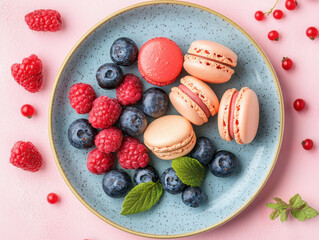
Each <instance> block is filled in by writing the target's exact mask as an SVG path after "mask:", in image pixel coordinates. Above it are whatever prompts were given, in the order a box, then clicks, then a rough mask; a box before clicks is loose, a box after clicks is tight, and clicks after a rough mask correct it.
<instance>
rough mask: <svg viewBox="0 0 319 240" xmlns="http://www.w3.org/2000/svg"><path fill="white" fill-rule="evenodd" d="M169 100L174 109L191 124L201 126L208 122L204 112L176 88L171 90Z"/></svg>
mask: <svg viewBox="0 0 319 240" xmlns="http://www.w3.org/2000/svg"><path fill="white" fill-rule="evenodd" d="M169 99H170V101H171V103H172V104H173V106H174V107H175V109H176V110H177V111H178V112H179V113H180V114H181V115H182V116H183V117H185V118H186V119H187V120H189V121H190V122H191V123H193V124H195V125H202V124H204V123H205V122H207V121H208V118H207V116H206V114H205V113H204V111H203V110H202V109H201V108H200V107H199V106H198V105H197V104H196V103H195V102H194V101H193V100H192V99H191V98H190V97H188V96H187V95H186V94H185V93H184V92H183V91H182V90H180V89H179V88H178V87H173V88H172V89H171V92H170V94H169Z"/></svg>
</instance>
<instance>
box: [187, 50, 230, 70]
mask: <svg viewBox="0 0 319 240" xmlns="http://www.w3.org/2000/svg"><path fill="white" fill-rule="evenodd" d="M188 55H191V56H195V57H198V58H201V59H203V60H208V61H212V62H215V63H217V64H221V65H224V66H226V67H232V65H230V64H228V63H225V62H222V61H219V60H217V59H214V58H209V57H204V56H201V55H197V54H194V53H188ZM217 56H220V57H223V56H221V55H217ZM206 64H207V65H208V66H209V65H210V64H209V62H206Z"/></svg>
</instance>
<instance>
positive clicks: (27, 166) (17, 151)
mask: <svg viewBox="0 0 319 240" xmlns="http://www.w3.org/2000/svg"><path fill="white" fill-rule="evenodd" d="M10 162H11V163H12V165H14V166H16V167H18V168H21V169H23V170H26V171H30V172H36V171H38V170H39V169H40V167H41V166H42V163H43V159H42V156H41V154H40V152H39V151H38V149H37V148H36V147H35V146H34V145H33V144H32V143H31V142H23V141H18V142H16V143H15V144H14V146H13V147H12V149H11V155H10Z"/></svg>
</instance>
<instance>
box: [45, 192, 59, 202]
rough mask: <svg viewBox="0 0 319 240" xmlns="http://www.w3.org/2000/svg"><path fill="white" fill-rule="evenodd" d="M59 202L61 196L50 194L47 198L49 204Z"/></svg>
mask: <svg viewBox="0 0 319 240" xmlns="http://www.w3.org/2000/svg"><path fill="white" fill-rule="evenodd" d="M58 200H59V196H58V195H57V194H56V193H49V194H48V196H47V201H48V203H51V204H55V203H56V202H57V201H58Z"/></svg>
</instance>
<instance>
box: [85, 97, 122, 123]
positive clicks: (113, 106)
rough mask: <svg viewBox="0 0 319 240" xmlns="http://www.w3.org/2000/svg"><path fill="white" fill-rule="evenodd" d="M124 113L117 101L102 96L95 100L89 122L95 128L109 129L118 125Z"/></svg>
mask: <svg viewBox="0 0 319 240" xmlns="http://www.w3.org/2000/svg"><path fill="white" fill-rule="evenodd" d="M121 112H122V108H121V105H120V104H119V103H118V102H117V101H116V99H111V98H109V97H107V96H101V97H98V98H97V99H95V100H94V102H93V107H92V109H91V111H90V113H89V122H90V123H91V125H92V126H93V127H95V128H108V127H109V126H112V125H113V124H114V123H116V121H117V119H118V118H119V117H120V115H121Z"/></svg>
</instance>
